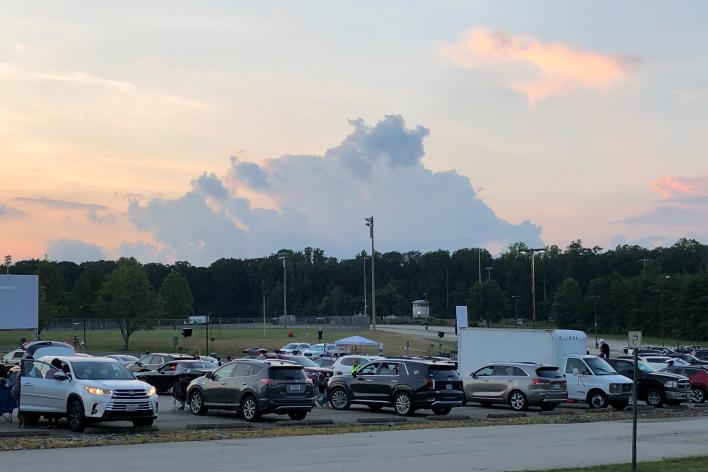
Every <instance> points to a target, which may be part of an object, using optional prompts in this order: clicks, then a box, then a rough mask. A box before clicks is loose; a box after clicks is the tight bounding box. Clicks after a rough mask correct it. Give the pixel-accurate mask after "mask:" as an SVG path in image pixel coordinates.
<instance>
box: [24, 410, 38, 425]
mask: <svg viewBox="0 0 708 472" xmlns="http://www.w3.org/2000/svg"><path fill="white" fill-rule="evenodd" d="M20 414H21V415H22V424H23V425H25V426H29V427H30V428H34V427H35V426H37V425H38V424H39V415H38V414H37V413H20Z"/></svg>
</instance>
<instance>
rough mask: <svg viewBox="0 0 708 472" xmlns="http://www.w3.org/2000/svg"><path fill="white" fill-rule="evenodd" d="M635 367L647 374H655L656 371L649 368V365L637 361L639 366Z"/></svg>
mask: <svg viewBox="0 0 708 472" xmlns="http://www.w3.org/2000/svg"><path fill="white" fill-rule="evenodd" d="M637 367H638V368H639V370H641V371H642V372H648V373H650V372H656V369H655V368H653V367H652V366H650V365H649V364H647V363H646V362H642V361H639V364H637Z"/></svg>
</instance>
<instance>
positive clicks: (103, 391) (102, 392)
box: [84, 387, 113, 395]
mask: <svg viewBox="0 0 708 472" xmlns="http://www.w3.org/2000/svg"><path fill="white" fill-rule="evenodd" d="M84 390H86V391H87V392H88V393H90V394H91V395H112V394H113V390H108V389H107V388H99V387H84Z"/></svg>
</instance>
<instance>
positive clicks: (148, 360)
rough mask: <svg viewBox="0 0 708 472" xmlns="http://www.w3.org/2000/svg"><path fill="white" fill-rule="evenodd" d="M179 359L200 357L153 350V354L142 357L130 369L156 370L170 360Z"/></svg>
mask: <svg viewBox="0 0 708 472" xmlns="http://www.w3.org/2000/svg"><path fill="white" fill-rule="evenodd" d="M179 360H199V358H198V357H194V356H190V355H189V354H164V353H162V352H153V353H152V354H147V355H145V356H143V357H141V358H140V360H139V361H137V362H136V363H135V364H131V365H129V366H128V370H129V371H131V372H147V371H148V370H155V369H157V368H159V367H160V366H162V365H163V364H167V363H168V362H172V361H179Z"/></svg>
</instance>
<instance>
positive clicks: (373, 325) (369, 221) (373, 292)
mask: <svg viewBox="0 0 708 472" xmlns="http://www.w3.org/2000/svg"><path fill="white" fill-rule="evenodd" d="M364 221H366V226H368V227H369V237H370V238H371V329H373V330H374V331H376V277H375V267H376V266H375V263H374V261H375V260H376V250H375V248H374V217H373V216H371V217H369V218H364Z"/></svg>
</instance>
